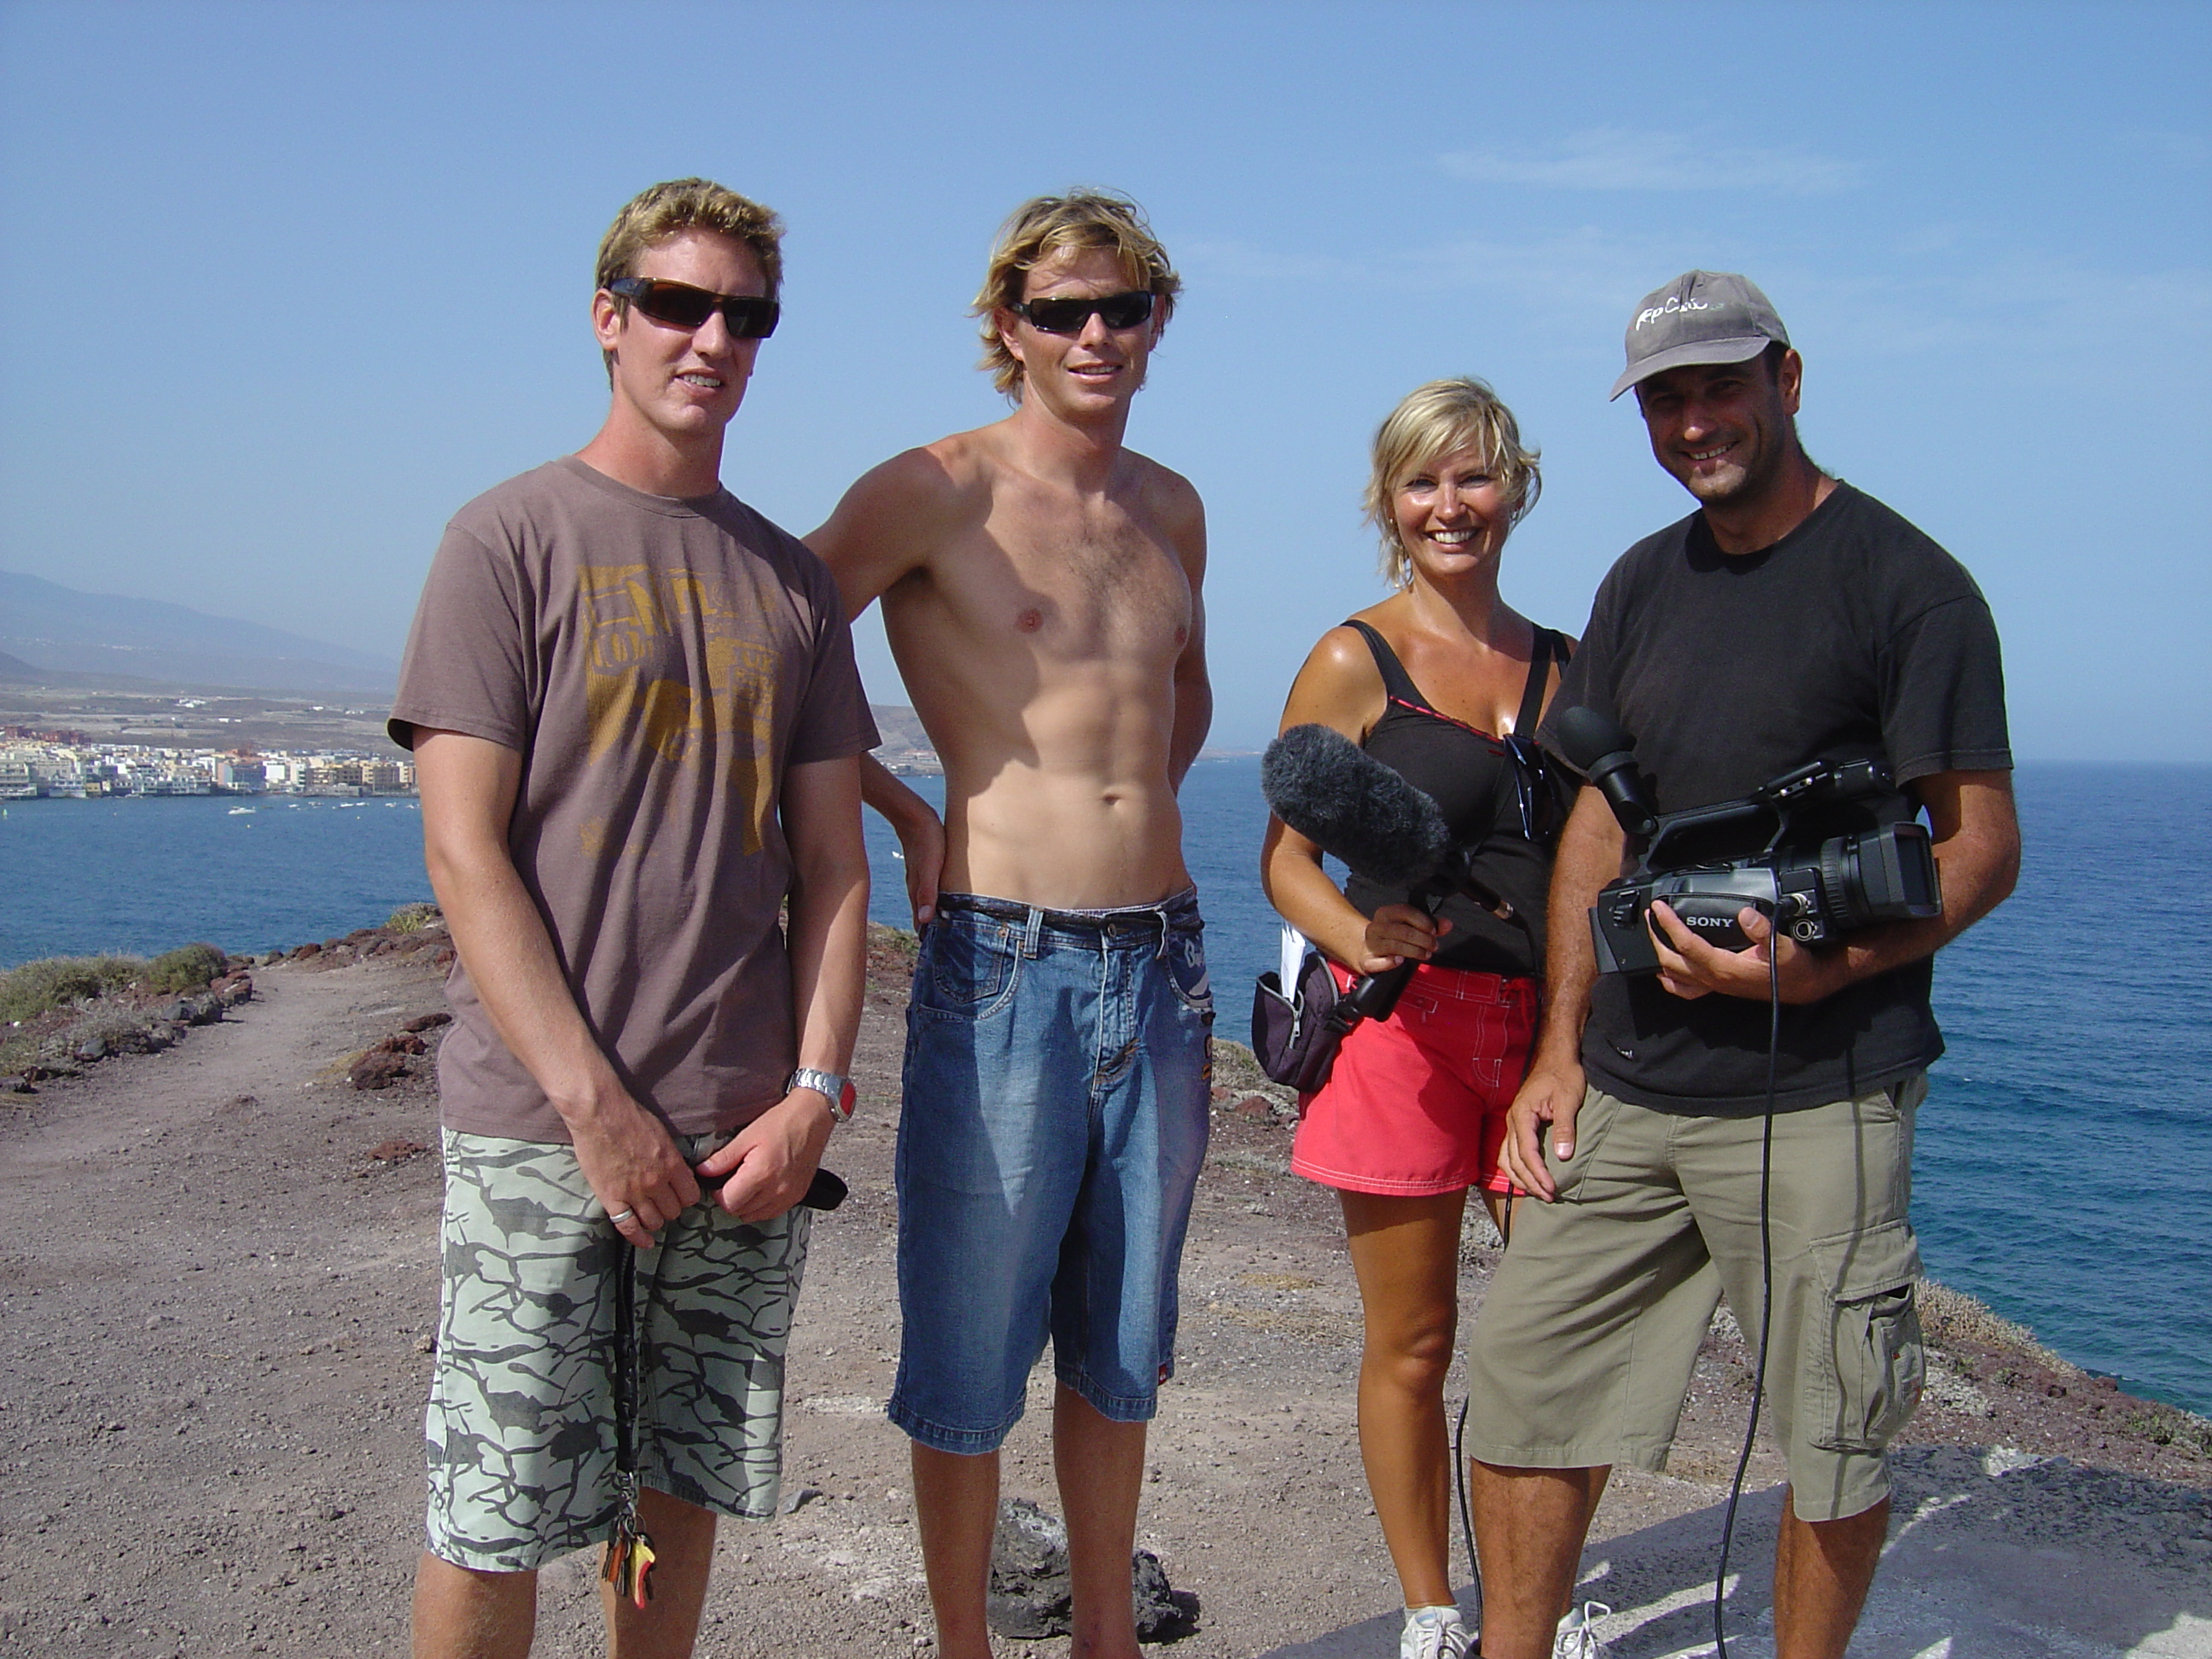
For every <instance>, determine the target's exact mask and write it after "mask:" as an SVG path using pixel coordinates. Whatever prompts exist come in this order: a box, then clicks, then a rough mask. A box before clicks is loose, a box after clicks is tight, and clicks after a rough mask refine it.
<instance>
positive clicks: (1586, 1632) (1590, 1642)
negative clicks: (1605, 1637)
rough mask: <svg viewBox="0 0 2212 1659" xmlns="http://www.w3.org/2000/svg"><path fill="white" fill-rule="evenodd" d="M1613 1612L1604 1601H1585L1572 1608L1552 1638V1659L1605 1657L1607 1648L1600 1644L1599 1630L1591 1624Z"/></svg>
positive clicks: (1595, 1658) (1560, 1622)
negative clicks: (1593, 1628)
mask: <svg viewBox="0 0 2212 1659" xmlns="http://www.w3.org/2000/svg"><path fill="white" fill-rule="evenodd" d="M1612 1612H1613V1609H1612V1608H1611V1607H1607V1606H1606V1604H1605V1603H1604V1602H1602V1601H1585V1602H1583V1604H1582V1606H1581V1607H1574V1608H1570V1609H1569V1610H1568V1613H1567V1616H1566V1617H1565V1619H1563V1620H1560V1621H1559V1634H1558V1635H1557V1636H1555V1637H1553V1638H1552V1659H1603V1656H1604V1653H1605V1650H1604V1649H1603V1648H1601V1647H1600V1646H1599V1645H1598V1640H1597V1632H1595V1631H1594V1630H1592V1629H1591V1628H1590V1626H1593V1625H1595V1623H1597V1621H1598V1620H1601V1619H1604V1618H1607V1617H1608V1616H1610V1615H1611V1613H1612Z"/></svg>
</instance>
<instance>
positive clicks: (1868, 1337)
mask: <svg viewBox="0 0 2212 1659" xmlns="http://www.w3.org/2000/svg"><path fill="white" fill-rule="evenodd" d="M1812 1256H1813V1267H1814V1273H1815V1275H1816V1277H1817V1281H1818V1282H1817V1284H1816V1285H1814V1287H1812V1294H1811V1298H1810V1299H1811V1306H1810V1307H1809V1309H1808V1314H1807V1317H1806V1322H1805V1339H1804V1340H1805V1352H1804V1384H1803V1389H1804V1401H1803V1412H1804V1415H1803V1418H1802V1421H1803V1424H1804V1429H1805V1434H1806V1437H1807V1438H1808V1440H1810V1441H1811V1442H1812V1443H1813V1444H1814V1445H1815V1446H1817V1447H1819V1448H1820V1449H1821V1450H1823V1451H1837V1452H1878V1451H1881V1449H1883V1448H1884V1447H1886V1446H1887V1445H1888V1444H1889V1442H1890V1440H1891V1438H1892V1437H1894V1436H1895V1434H1896V1433H1897V1431H1899V1429H1901V1428H1903V1427H1904V1426H1905V1423H1906V1421H1907V1420H1908V1419H1910V1418H1911V1415H1912V1413H1913V1409H1914V1407H1917V1406H1918V1405H1919V1403H1920V1389H1921V1385H1922V1384H1923V1383H1924V1382H1925V1381H1926V1379H1927V1369H1928V1365H1927V1358H1926V1356H1925V1355H1924V1354H1923V1352H1922V1351H1921V1344H1920V1310H1919V1307H1918V1304H1917V1298H1916V1296H1915V1287H1916V1286H1917V1284H1918V1282H1919V1279H1920V1249H1919V1246H1918V1245H1917V1243H1914V1242H1913V1237H1912V1229H1911V1227H1910V1226H1908V1225H1906V1224H1905V1222H1903V1221H1902V1220H1898V1221H1885V1222H1883V1223H1882V1224H1881V1225H1879V1226H1877V1227H1874V1228H1870V1229H1869V1230H1868V1231H1865V1232H1863V1233H1854V1234H1850V1235H1847V1236H1846V1237H1842V1238H1833V1239H1827V1240H1823V1241H1820V1242H1818V1243H1814V1245H1813V1247H1812Z"/></svg>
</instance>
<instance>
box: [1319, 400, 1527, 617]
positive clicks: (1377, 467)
mask: <svg viewBox="0 0 2212 1659" xmlns="http://www.w3.org/2000/svg"><path fill="white" fill-rule="evenodd" d="M1467 448H1474V449H1476V450H1479V451H1480V453H1481V455H1482V459H1483V464H1484V465H1486V467H1488V468H1489V469H1490V471H1491V474H1492V477H1495V478H1496V479H1497V480H1498V483H1499V485H1500V486H1501V487H1502V488H1503V489H1504V491H1505V495H1506V499H1507V500H1508V501H1510V502H1511V503H1512V517H1511V519H1510V520H1509V521H1508V525H1507V527H1508V528H1509V529H1510V527H1511V526H1513V525H1516V524H1519V523H1520V522H1521V520H1522V519H1523V518H1524V517H1526V516H1527V515H1528V509H1529V508H1530V507H1534V506H1535V505H1536V497H1537V496H1538V495H1541V494H1542V493H1543V489H1544V480H1543V476H1542V474H1541V472H1540V471H1538V469H1537V465H1536V459H1537V452H1536V451H1535V450H1533V449H1530V448H1528V447H1526V446H1525V445H1523V444H1522V441H1521V428H1520V425H1519V423H1518V422H1516V421H1515V420H1514V418H1513V411H1512V410H1510V409H1508V408H1506V406H1505V405H1504V403H1503V402H1502V401H1501V400H1500V399H1499V398H1498V394H1497V393H1496V392H1493V391H1492V390H1491V389H1490V384H1489V382H1488V381H1486V380H1477V379H1475V378H1474V375H1472V374H1462V375H1460V376H1457V377H1455V378H1454V379H1452V380H1431V381H1430V382H1429V383H1428V384H1427V385H1426V386H1415V387H1414V388H1413V390H1412V391H1411V392H1407V394H1406V397H1405V400H1404V401H1403V402H1402V403H1401V404H1399V405H1398V406H1397V408H1395V409H1394V410H1391V411H1390V413H1389V417H1388V418H1387V419H1386V420H1384V421H1383V424H1382V425H1381V426H1378V427H1376V428H1375V447H1374V465H1373V467H1372V468H1371V470H1370V471H1369V473H1368V475H1367V489H1366V492H1365V494H1364V495H1363V496H1362V498H1361V501H1360V505H1361V506H1363V507H1365V508H1366V510H1367V517H1368V519H1369V520H1370V522H1371V523H1372V524H1373V525H1374V526H1375V527H1376V529H1377V530H1378V531H1380V532H1382V535H1383V559H1382V567H1383V579H1384V580H1386V581H1388V582H1389V584H1390V585H1391V586H1393V587H1407V586H1411V585H1412V583H1413V560H1412V559H1411V558H1410V557H1409V556H1407V552H1406V550H1405V548H1404V546H1403V545H1401V544H1400V542H1399V540H1398V517H1397V514H1396V513H1395V512H1394V511H1393V510H1392V498H1393V497H1395V495H1397V493H1398V486H1399V485H1400V484H1401V483H1404V482H1405V481H1406V479H1407V478H1408V477H1411V476H1412V475H1413V472H1414V471H1416V470H1417V469H1419V467H1420V466H1422V465H1425V463H1427V462H1429V461H1432V460H1434V459H1437V457H1438V456H1440V455H1449V454H1450V453H1452V452H1453V451H1455V450H1460V449H1467Z"/></svg>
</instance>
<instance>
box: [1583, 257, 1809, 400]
mask: <svg viewBox="0 0 2212 1659" xmlns="http://www.w3.org/2000/svg"><path fill="white" fill-rule="evenodd" d="M1776 341H1779V342H1780V343H1782V344H1784V345H1788V344H1789V343H1790V331H1789V330H1787V329H1785V328H1784V327H1783V326H1782V319H1781V318H1780V317H1778V316H1777V315H1776V314H1775V311H1774V307H1773V306H1772V305H1771V304H1770V303H1769V302H1768V301H1767V298H1766V296H1765V295H1764V294H1761V293H1760V292H1759V286H1758V284H1757V283H1753V282H1752V281H1751V280H1750V279H1749V278H1747V277H1743V276H1737V275H1736V274H1735V272H1734V271H1729V270H1686V271H1684V272H1683V273H1682V274H1681V275H1680V276H1677V277H1676V278H1675V279H1674V281H1673V282H1671V283H1668V284H1667V286H1666V287H1664V288H1661V289H1653V290H1652V291H1651V292H1650V293H1649V294H1647V295H1644V300H1643V302H1642V303H1641V304H1639V305H1638V307H1636V314H1635V315H1634V316H1633V317H1632V318H1630V319H1628V367H1627V368H1625V369H1623V370H1622V371H1621V373H1620V379H1619V380H1615V381H1614V382H1613V392H1612V394H1611V396H1609V397H1608V398H1607V400H1606V401H1607V402H1608V403H1610V402H1611V401H1612V400H1613V398H1618V397H1619V396H1620V394H1621V393H1622V392H1626V391H1627V390H1628V388H1629V387H1631V386H1634V385H1635V384H1636V383H1637V382H1638V380H1648V379H1650V377H1651V376H1652V375H1654V374H1663V373H1665V372H1666V371H1667V370H1668V369H1670V368H1681V367H1682V365H1683V364H1685V363H1740V362H1745V361H1747V359H1749V358H1753V357H1756V356H1759V353H1760V352H1762V351H1764V350H1765V349H1766V348H1767V346H1768V345H1769V344H1770V343H1773V342H1776Z"/></svg>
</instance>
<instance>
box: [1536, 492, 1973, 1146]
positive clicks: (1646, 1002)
mask: <svg viewBox="0 0 2212 1659" xmlns="http://www.w3.org/2000/svg"><path fill="white" fill-rule="evenodd" d="M1577 706H1581V707H1584V708H1593V709H1595V710H1596V711H1597V712H1598V713H1600V714H1604V715H1607V716H1608V717H1609V718H1611V719H1613V720H1616V721H1618V722H1619V723H1620V725H1621V726H1623V727H1624V728H1625V729H1626V731H1627V732H1629V734H1630V735H1631V736H1632V738H1634V739H1635V741H1636V758H1637V763H1638V767H1639V768H1640V769H1642V770H1643V772H1644V775H1646V776H1647V777H1648V778H1650V780H1651V781H1652V783H1653V785H1654V786H1655V789H1656V805H1657V806H1658V808H1659V810H1660V811H1662V812H1668V811H1680V810H1681V809H1683V808H1685V807H1691V806H1703V805H1711V804H1713V803H1715V802H1719V801H1725V800H1733V799H1739V798H1741V797H1742V796H1744V795H1747V794H1749V793H1751V792H1752V791H1753V790H1754V789H1756V788H1758V787H1759V786H1760V785H1761V784H1764V783H1765V782H1767V781H1770V780H1771V779H1773V778H1775V777H1778V776H1779V775H1781V774H1783V773H1784V772H1786V771H1788V770H1790V769H1792V768H1794V767H1797V766H1801V765H1803V764H1804V763H1807V762H1808V761H1812V760H1815V759H1826V760H1836V761H1841V760H1852V759H1860V758H1864V757H1878V758H1880V759H1881V760H1882V761H1884V762H1885V763H1887V765H1888V767H1889V769H1890V771H1891V773H1892V775H1893V776H1894V777H1895V778H1896V780H1897V781H1898V782H1899V783H1900V784H1904V783H1907V782H1909V781H1911V780H1912V779H1914V778H1919V777H1925V776H1927V775H1929V774H1931V773H1936V772H1956V771H1996V770H2004V769H2009V768H2010V767H2011V765H2012V752H2011V750H2010V749H2009V748H2008V745H2007V736H2006V728H2005V713H2004V676H2003V669H2002V663H2001V661H2000V658H1999V654H1998V647H1997V636H1996V625H1995V624H1994V623H1992V622H1991V621H1990V611H1989V606H1988V605H1987V604H1986V603H1985V602H1984V599H1983V598H1982V595H1981V591H1980V589H1978V588H1977V587H1976V586H1974V581H1973V578H1972V577H1971V576H1969V575H1968V574H1966V569H1965V568H1964V567H1963V566H1961V565H1960V563H1959V562H1958V561H1957V560H1955V559H1954V558H1952V557H1951V556H1950V555H1949V554H1948V553H1946V552H1945V551H1944V550H1942V548H1941V547H1939V546H1937V545H1936V543H1935V542H1933V541H1931V540H1930V539H1929V538H1928V537H1926V536H1924V535H1923V534H1922V533H1921V532H1919V531H1918V530H1916V529H1915V528H1913V526H1911V524H1909V523H1907V522H1906V521H1905V520H1904V519H1902V518H1900V517H1899V516H1898V515H1897V514H1896V513H1893V512H1892V511H1890V509H1889V508H1887V507H1884V506H1883V505H1882V504H1881V502H1880V501H1875V499H1874V498H1873V497H1872V496H1870V495H1862V494H1861V493H1860V492H1859V491H1857V490H1856V489H1852V488H1851V487H1850V485H1848V484H1843V483H1838V485H1837V486H1836V488H1835V489H1834V490H1833V491H1832V493H1831V494H1830V495H1829V496H1828V499H1827V500H1826V501H1823V502H1822V503H1821V504H1820V507H1817V508H1816V509H1814V512H1813V513H1812V514H1811V515H1810V516H1809V517H1808V518H1807V519H1806V520H1805V521H1804V523H1802V524H1801V525H1799V526H1797V528H1796V529H1795V530H1794V531H1792V532H1790V534H1789V535H1787V536H1785V537H1784V538H1783V539H1782V540H1780V541H1778V542H1777V543H1776V544H1774V545H1773V546H1771V547H1769V548H1765V549H1763V550H1760V551H1759V552H1757V553H1752V554H1745V555H1739V556H1729V555H1726V554H1723V553H1722V552H1721V551H1720V550H1718V549H1717V547H1716V546H1715V545H1714V544H1713V541H1712V537H1711V532H1709V531H1708V530H1707V528H1706V526H1705V516H1704V514H1703V513H1692V514H1691V515H1690V516H1689V517H1688V518H1686V519H1684V520H1681V521H1680V523H1678V524H1674V525H1670V526H1668V527H1667V528H1666V529H1664V530H1662V531H1661V532H1659V533H1658V534H1657V535H1656V536H1650V537H1647V538H1645V539H1644V540H1643V541H1640V542H1638V544H1636V545H1635V546H1633V547H1632V548H1630V549H1629V550H1628V551H1627V552H1626V553H1625V554H1623V555H1622V556H1621V557H1620V562H1618V563H1616V564H1615V565H1614V566H1613V569H1612V571H1611V572H1610V573H1609V574H1607V577H1606V579H1605V581H1604V583H1603V585H1602V586H1600V588H1599V589H1598V594H1597V599H1596V602H1595V605H1594V606H1593V608H1592V610H1591V612H1590V621H1589V631H1588V632H1587V633H1585V634H1584V635H1583V647H1582V649H1581V650H1580V651H1578V652H1577V653H1576V654H1575V659H1574V661H1573V663H1572V664H1571V665H1570V666H1569V667H1568V670H1567V672H1566V676H1565V679H1564V680H1563V681H1562V683H1561V684H1560V687H1559V695H1558V696H1557V697H1556V698H1555V699H1554V700H1553V705H1552V713H1551V714H1550V715H1549V716H1547V719H1546V720H1545V722H1544V724H1543V726H1542V727H1541V730H1540V732H1539V733H1538V735H1539V737H1540V738H1541V740H1542V741H1543V742H1544V743H1545V744H1546V745H1547V747H1549V748H1551V749H1553V750H1554V751H1555V752H1556V751H1557V749H1558V744H1557V742H1556V738H1555V733H1554V731H1553V723H1554V721H1556V720H1557V719H1558V715H1559V711H1560V710H1562V709H1566V708H1575V707H1577ZM1932 979H1933V963H1932V962H1931V961H1929V960H1925V959H1923V960H1922V961H1920V962H1917V963H1909V964H1908V965H1906V966H1905V967H1903V968H1899V969H1894V970H1893V971H1892V972H1890V973H1887V974H1882V975H1877V976H1875V978H1873V979H1869V980H1863V981H1860V982H1859V983H1858V984H1856V985H1853V986H1850V987H1847V988H1845V989H1844V990H1843V991H1841V992H1838V994H1836V995H1834V996H1832V997H1830V998H1828V999H1827V1000H1825V1001H1822V1002H1819V1003H1815V1004H1814V1005H1812V1006H1806V1007H1784V1009H1783V1010H1782V1032H1781V1051H1780V1060H1779V1063H1778V1073H1777V1091H1776V1096H1775V1101H1776V1104H1777V1105H1778V1107H1780V1108H1783V1109H1789V1108H1791V1107H1802V1106H1813V1105H1818V1104H1820V1103H1822V1102H1824V1101H1831V1100H1840V1099H1844V1098H1848V1097H1854V1096H1857V1095H1861V1094H1865V1093H1868V1092H1869V1091H1873V1090H1875V1089H1878V1088H1881V1087H1883V1086H1884V1085H1887V1084H1889V1083H1892V1082H1894V1081H1896V1080H1897V1079H1899V1078H1901V1077H1904V1076H1906V1075H1908V1074H1909V1073H1912V1072H1916V1071H1918V1070H1920V1069H1922V1068H1923V1067H1924V1066H1927V1065H1928V1064H1929V1062H1930V1061H1932V1060H1935V1059H1936V1056H1937V1055H1939V1054H1942V1052H1943V1039H1942V1033H1941V1032H1940V1031H1939V1030H1937V1029H1936V1019H1935V1016H1934V1014H1933V1013H1932V1012H1930V1011H1929V1006H1928V993H1929V985H1930V983H1931V981H1932ZM1768 1012H1769V1011H1768V1008H1767V1006H1766V1005H1765V1003H1764V1002H1751V1001H1747V1000H1744V999H1742V998H1740V997H1725V996H1708V997H1701V998H1698V999H1696V1000H1683V999H1682V998H1680V997H1676V996H1672V995H1669V994H1668V993H1667V992H1666V991H1664V990H1662V988H1660V986H1659V982H1658V981H1657V979H1656V978H1655V977H1653V976H1651V975H1624V974H1601V975H1599V976H1598V981H1597V984H1596V987H1595V989H1594V991H1593V994H1592V996H1591V1001H1590V1017H1589V1024H1588V1025H1587V1026H1585V1027H1584V1029H1583V1067H1584V1069H1585V1070H1586V1071H1587V1072H1588V1073H1589V1076H1590V1078H1591V1080H1592V1081H1593V1082H1595V1084H1596V1085H1598V1086H1599V1087H1600V1088H1602V1089H1604V1090H1605V1091H1607V1093H1608V1094H1613V1095H1618V1096H1619V1097H1620V1098H1622V1099H1624V1100H1628V1101H1633V1102H1635V1103H1638V1104H1639V1105H1644V1106H1649V1107H1653V1108H1656V1109H1660V1110H1662V1111H1680V1112H1687V1113H1698V1114H1706V1115H1741V1114H1746V1113H1753V1112H1757V1111H1759V1110H1760V1109H1762V1108H1763V1106H1764V1103H1765V1092H1766V1050H1767V1023H1768Z"/></svg>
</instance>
